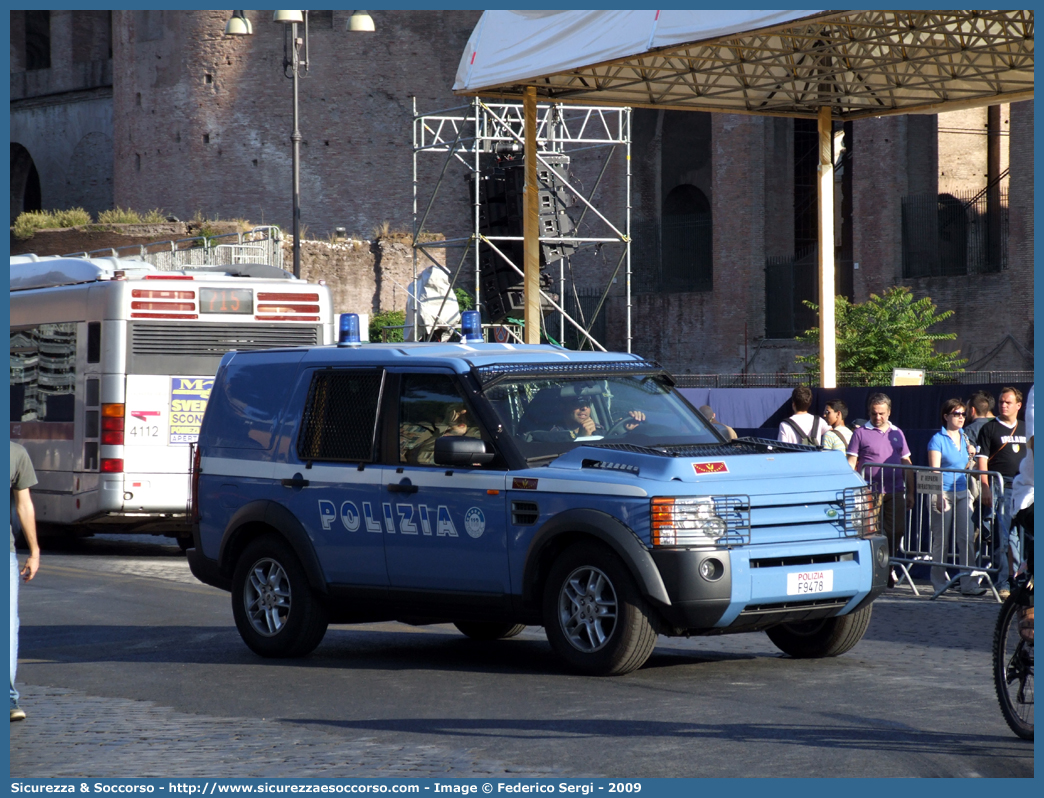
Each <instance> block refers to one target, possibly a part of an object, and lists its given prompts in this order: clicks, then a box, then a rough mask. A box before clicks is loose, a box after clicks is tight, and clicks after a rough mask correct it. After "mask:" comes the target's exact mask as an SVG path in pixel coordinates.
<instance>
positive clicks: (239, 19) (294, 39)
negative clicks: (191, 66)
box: [225, 11, 375, 277]
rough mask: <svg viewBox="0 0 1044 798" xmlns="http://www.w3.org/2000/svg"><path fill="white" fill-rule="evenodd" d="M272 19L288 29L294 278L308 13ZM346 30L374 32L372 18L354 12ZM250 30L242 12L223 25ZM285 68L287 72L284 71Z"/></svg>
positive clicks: (243, 32)
mask: <svg viewBox="0 0 1044 798" xmlns="http://www.w3.org/2000/svg"><path fill="white" fill-rule="evenodd" d="M272 21H273V22H277V23H280V24H282V25H288V26H289V28H290V42H289V43H288V42H287V36H286V28H284V29H283V75H285V76H286V77H288V78H290V79H291V80H292V81H293V85H294V129H293V132H292V133H291V134H290V143H291V160H292V164H293V166H292V171H293V236H294V277H300V276H301V130H300V128H299V127H298V110H297V109H298V79H299V78H300V77H301V72H302V70H303V71H304V72H305V73H307V72H308V12H306V11H276V12H274V13H273V14H272ZM298 25H303V26H304V38H299V37H298V35H297V26H298ZM346 27H347V29H348V30H350V31H367V32H371V33H372V32H373V31H374V29H375V28H374V24H373V18H372V17H370V15H369V14H367V13H366V12H365V11H354V12H352V16H351V17H350V18H349V20H348V24H347V25H346ZM253 32H254V28H253V26H252V25H251V24H250V20H248V19H247V18H246V15H245V14H244V13H243V12H242V11H233V12H232V18H231V19H230V20H229V21H228V24H227V25H226V26H225V35H226V36H249V35H250V34H252V33H253ZM302 46H303V47H304V58H301V47H302ZM288 67H289V69H290V71H289V72H287V68H288Z"/></svg>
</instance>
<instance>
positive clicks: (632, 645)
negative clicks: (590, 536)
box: [544, 543, 656, 676]
mask: <svg viewBox="0 0 1044 798" xmlns="http://www.w3.org/2000/svg"><path fill="white" fill-rule="evenodd" d="M544 629H545V631H546V632H547V639H548V642H549V643H551V648H553V649H554V650H555V653H556V654H558V655H559V656H560V657H562V659H564V660H565V661H566V662H567V663H569V665H570V666H571V667H572V668H573V669H575V670H577V671H580V672H581V673H587V674H591V675H593V676H618V675H621V674H624V673H630V672H631V671H634V670H637V669H638V668H640V667H641V666H642V665H644V664H645V661H646V660H647V659H649V655H650V654H652V650H653V647H654V646H655V645H656V629H655V628H654V626H653V622H652V620H651V618H650V613H649V609H648V606H647V604H646V602H645V600H644V599H643V598H642V596H641V594H640V593H639V592H638V587H637V585H636V584H635V582H634V578H633V577H632V576H631V574H630V572H629V571H628V570H627V566H626V565H624V563H623V562H622V561H621V560H620V558H619V557H617V556H616V555H615V554H613V553H612V552H611V551H609V550H608V549H606V548H605V547H603V546H600V545H597V544H594V543H580V544H577V545H575V546H572V547H570V548H569V549H567V550H566V551H565V552H564V553H563V554H562V555H561V556H560V557H559V558H558V559H557V560H556V561H555V564H554V566H553V567H552V568H551V573H550V575H549V576H548V580H547V586H546V588H545V590H544Z"/></svg>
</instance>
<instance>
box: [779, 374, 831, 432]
mask: <svg viewBox="0 0 1044 798" xmlns="http://www.w3.org/2000/svg"><path fill="white" fill-rule="evenodd" d="M811 406H812V389H811V388H809V387H807V386H805V385H801V386H799V387H797V388H795V389H794V392H793V393H792V394H791V395H790V407H791V409H792V410H793V411H794V415H792V416H791V417H790V418H785V419H783V422H782V423H781V424H780V425H779V440H781V441H783V442H784V443H804V444H808V445H810V446H821V445H822V443H823V435H824V433H826V431H827V425H826V422H824V421H823V420H822V419H821V418H820V417H819V416H814V415H812V414H811V413H809V412H808V409H809V408H810V407H811Z"/></svg>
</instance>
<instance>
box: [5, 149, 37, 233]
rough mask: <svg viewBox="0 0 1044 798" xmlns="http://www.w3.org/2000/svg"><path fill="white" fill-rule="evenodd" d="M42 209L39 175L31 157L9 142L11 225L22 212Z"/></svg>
mask: <svg viewBox="0 0 1044 798" xmlns="http://www.w3.org/2000/svg"><path fill="white" fill-rule="evenodd" d="M42 207H43V204H42V203H41V195H40V175H39V174H38V173H37V171H36V164H35V163H33V156H32V155H30V154H29V150H27V149H26V148H25V147H23V146H22V145H21V144H18V143H17V142H14V141H12V142H11V223H12V224H13V223H14V220H15V219H16V218H17V217H18V214H20V213H22V212H23V211H38V210H40V209H41V208H42Z"/></svg>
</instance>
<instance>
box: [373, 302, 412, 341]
mask: <svg viewBox="0 0 1044 798" xmlns="http://www.w3.org/2000/svg"><path fill="white" fill-rule="evenodd" d="M405 323H406V311H405V310H382V311H379V312H377V313H374V314H372V315H371V316H370V342H371V343H376V344H379V343H380V342H381V341H382V340H384V338H383V337H382V336H383V332H384V328H385V327H395V328H396V329H393V330H388V338H387V341H388V343H400V342H402V341H403V340H404V338H403V331H402V326H403V325H404V324H405Z"/></svg>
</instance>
